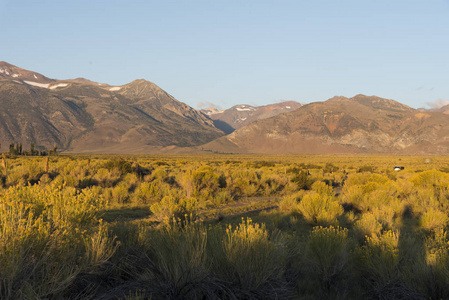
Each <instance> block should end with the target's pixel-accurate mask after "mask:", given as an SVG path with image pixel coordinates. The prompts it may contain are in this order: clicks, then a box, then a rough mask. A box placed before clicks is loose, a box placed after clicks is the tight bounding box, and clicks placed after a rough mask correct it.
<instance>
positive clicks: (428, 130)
mask: <svg viewBox="0 0 449 300" xmlns="http://www.w3.org/2000/svg"><path fill="white" fill-rule="evenodd" d="M201 148H202V149H204V150H209V151H215V152H228V153H271V154H283V153H409V154H422V153H436V154H444V153H447V152H448V151H449V116H448V115H446V114H444V113H442V112H438V111H427V112H421V111H418V110H415V109H413V108H411V107H408V106H406V105H403V104H401V103H399V102H396V101H393V100H388V99H382V98H379V97H375V96H364V95H357V96H355V97H353V98H345V97H334V98H332V99H329V100H327V101H325V102H316V103H311V104H308V105H304V106H302V107H301V108H299V109H297V110H296V111H293V112H289V113H285V114H280V115H277V116H275V117H272V118H269V119H264V120H259V121H256V122H254V123H252V124H250V125H248V126H245V127H242V128H240V129H238V130H236V131H235V132H233V133H231V134H229V135H227V136H225V137H222V138H219V139H217V140H215V141H212V142H210V143H208V144H206V145H203V146H201Z"/></svg>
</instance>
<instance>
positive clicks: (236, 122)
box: [202, 101, 301, 133]
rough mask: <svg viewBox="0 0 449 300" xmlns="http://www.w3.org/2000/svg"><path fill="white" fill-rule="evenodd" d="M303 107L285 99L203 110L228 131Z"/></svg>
mask: <svg viewBox="0 0 449 300" xmlns="http://www.w3.org/2000/svg"><path fill="white" fill-rule="evenodd" d="M300 107H301V104H300V103H298V102H295V101H285V102H281V103H275V104H270V105H265V106H251V105H246V104H243V105H235V106H233V107H231V108H229V109H226V110H221V111H218V110H215V109H203V110H202V112H203V113H204V114H205V115H207V116H209V118H210V119H212V120H213V121H214V125H215V126H216V127H217V128H219V129H221V130H223V131H224V132H226V133H231V132H233V131H234V130H236V129H238V128H241V127H243V126H246V125H248V124H251V123H252V122H254V121H257V120H261V119H266V118H271V117H273V116H275V115H278V114H280V113H284V112H289V111H294V110H296V109H298V108H300Z"/></svg>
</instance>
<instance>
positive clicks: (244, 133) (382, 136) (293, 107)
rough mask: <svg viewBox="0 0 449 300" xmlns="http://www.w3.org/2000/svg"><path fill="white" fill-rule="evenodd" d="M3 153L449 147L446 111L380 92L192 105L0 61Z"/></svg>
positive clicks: (144, 85)
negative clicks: (16, 148) (14, 147)
mask: <svg viewBox="0 0 449 300" xmlns="http://www.w3.org/2000/svg"><path fill="white" fill-rule="evenodd" d="M0 103H1V105H0V140H1V150H2V151H6V150H7V149H8V147H9V144H10V143H21V144H23V145H24V148H26V147H29V145H30V144H31V143H34V144H36V145H37V147H40V148H45V149H49V148H53V147H54V146H57V147H58V149H59V150H61V151H65V152H74V153H130V154H131V153H205V152H207V153H211V152H213V153H248V154H249V153H257V154H294V153H312V154H329V153H397V154H445V153H447V152H448V151H449V115H448V112H449V108H448V107H443V108H441V109H437V110H423V109H419V110H417V109H414V108H411V107H408V106H406V105H403V104H401V103H399V102H397V101H394V100H390V99H383V98H380V97H376V96H365V95H356V96H354V97H352V98H346V97H334V98H331V99H329V100H327V101H323V102H315V103H310V104H307V105H301V104H299V103H297V102H294V101H288V102H281V103H275V104H272V105H266V106H258V107H255V106H251V105H237V106H234V107H232V108H230V109H227V110H223V111H218V110H214V109H205V110H201V111H200V110H196V109H194V108H192V107H190V106H188V105H187V104H185V103H183V102H180V101H178V100H177V99H175V98H174V97H172V96H171V95H170V94H169V93H167V92H166V91H164V90H162V89H161V88H160V87H158V86H157V85H156V84H154V83H152V82H149V81H146V80H143V79H138V80H135V81H133V82H131V83H128V84H125V85H122V86H111V85H108V84H102V83H97V82H93V81H90V80H87V79H83V78H77V79H68V80H56V79H50V78H48V77H46V76H44V75H42V74H39V73H36V72H33V71H29V70H25V69H22V68H19V67H17V66H14V65H12V64H9V63H6V62H0Z"/></svg>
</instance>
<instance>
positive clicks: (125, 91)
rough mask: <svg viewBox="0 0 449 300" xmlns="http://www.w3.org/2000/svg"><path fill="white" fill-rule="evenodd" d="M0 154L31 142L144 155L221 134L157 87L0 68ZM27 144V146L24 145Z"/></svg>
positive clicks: (138, 82) (1, 64) (2, 65)
mask: <svg viewBox="0 0 449 300" xmlns="http://www.w3.org/2000/svg"><path fill="white" fill-rule="evenodd" d="M0 103H1V105H0V138H1V141H2V143H1V148H2V150H6V149H7V148H8V145H9V143H12V142H16V143H22V144H23V145H24V149H26V148H27V147H29V144H30V143H32V142H33V143H35V144H36V145H39V146H42V147H45V148H52V147H53V146H54V145H57V146H58V148H59V149H64V150H68V151H73V152H98V153H111V152H114V153H143V152H148V151H152V150H154V149H161V148H163V147H167V146H172V147H183V146H194V145H199V144H203V143H206V142H209V141H211V140H213V139H215V138H217V137H220V136H222V135H224V133H223V132H222V131H221V130H219V129H217V128H215V126H214V125H213V122H212V121H211V120H210V119H208V118H206V117H205V116H203V115H202V114H201V113H199V112H198V111H196V110H194V109H193V108H191V107H189V106H188V105H186V104H184V103H182V102H179V101H177V100H176V99H174V98H173V97H172V96H170V95H169V94H167V93H166V92H165V91H163V90H162V89H161V88H159V87H158V86H157V85H155V84H153V83H151V82H148V81H145V80H136V81H133V82H131V83H129V84H126V85H123V86H110V85H107V84H100V83H96V82H92V81H89V80H87V79H83V78H77V79H72V80H54V79H49V78H47V77H45V76H43V75H41V74H38V73H36V72H32V71H27V70H24V69H21V68H18V67H15V66H13V65H10V64H8V63H5V62H0ZM27 145H28V146H27Z"/></svg>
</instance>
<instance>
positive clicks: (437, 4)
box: [0, 0, 449, 108]
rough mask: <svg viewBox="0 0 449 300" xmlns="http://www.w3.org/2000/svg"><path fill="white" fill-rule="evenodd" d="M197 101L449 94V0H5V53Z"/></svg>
mask: <svg viewBox="0 0 449 300" xmlns="http://www.w3.org/2000/svg"><path fill="white" fill-rule="evenodd" d="M2 60H3V61H6V62H9V63H11V64H14V65H16V66H19V67H21V68H24V69H28V70H33V71H36V72H39V73H41V74H43V75H45V76H47V77H50V78H56V79H69V78H77V77H84V78H87V79H90V80H93V81H97V82H102V83H108V84H110V85H123V84H126V83H128V82H131V81H133V80H135V79H140V78H144V79H146V80H149V81H151V82H154V83H155V84H157V85H158V86H160V87H161V88H162V89H164V90H165V91H167V92H168V93H169V94H171V95H173V96H174V97H175V98H176V99H178V100H179V101H182V102H185V103H187V104H189V105H190V106H192V107H194V108H198V105H199V104H201V103H203V104H204V103H214V104H216V105H218V106H219V107H221V108H228V107H231V106H233V105H236V104H251V105H265V104H269V103H274V102H279V101H280V100H295V101H298V102H301V103H309V102H315V101H324V100H326V99H328V98H331V97H333V96H336V95H338V96H346V97H352V96H354V95H356V94H365V95H377V96H380V97H383V98H388V99H394V100H397V101H399V102H401V103H404V104H407V105H409V106H411V107H414V108H418V107H427V108H429V107H431V106H438V105H441V104H444V103H446V101H447V103H449V0H427V1H423V0H406V1H403V0H394V1H392V0H362V1H361V0H315V1H312V0H309V1H302V0H296V1H293V0H292V1H284V0H277V1H274V0H273V1H265V0H257V1H253V0H238V1H234V0H226V1H222V0H215V1H213V0H201V1H196V0H189V1H181V0H180V1H170V0H146V1H135V0H127V1H115V0H107V1H106V0H104V1H103V0H90V1H86V0H77V1H61V0H54V1H53V0H51V1H50V0H40V1H35V0H20V1H18V0H0V61H2Z"/></svg>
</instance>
